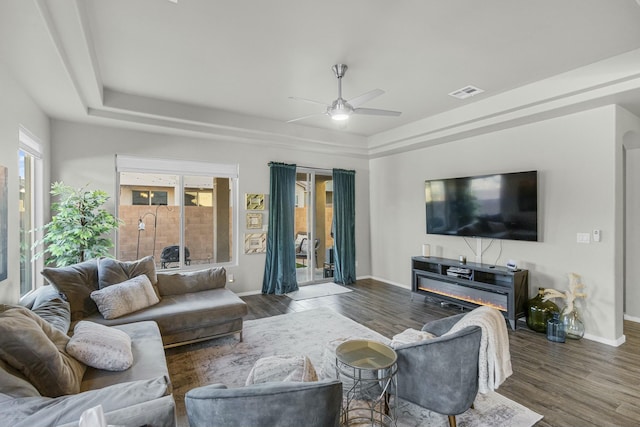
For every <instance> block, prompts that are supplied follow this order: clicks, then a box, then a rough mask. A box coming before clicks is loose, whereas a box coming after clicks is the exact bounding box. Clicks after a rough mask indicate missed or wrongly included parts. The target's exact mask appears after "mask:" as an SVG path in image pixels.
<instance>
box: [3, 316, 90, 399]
mask: <svg viewBox="0 0 640 427" xmlns="http://www.w3.org/2000/svg"><path fill="white" fill-rule="evenodd" d="M67 342H69V337H68V336H66V335H65V334H63V333H62V332H60V331H59V330H57V329H55V328H53V327H52V326H51V325H50V324H49V323H48V322H46V321H44V320H42V319H41V318H40V317H39V316H38V315H36V314H34V313H32V312H31V311H30V310H29V309H27V308H25V307H21V306H7V305H2V306H0V358H1V359H2V360H4V361H5V362H6V363H8V364H9V365H11V366H12V367H14V368H15V369H17V370H18V371H20V372H21V373H22V374H23V375H24V376H25V377H26V378H27V379H28V380H29V382H31V384H33V385H34V386H35V387H36V388H37V389H38V392H39V393H40V394H41V395H43V396H49V397H56V396H61V395H64V394H73V393H78V392H79V391H80V382H81V380H82V376H83V375H84V372H85V369H86V367H85V365H83V364H82V363H80V362H79V361H77V360H75V359H74V358H73V357H71V356H70V355H68V354H67V353H66V352H65V347H66V345H67Z"/></svg>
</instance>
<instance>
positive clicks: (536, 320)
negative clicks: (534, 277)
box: [527, 288, 560, 333]
mask: <svg viewBox="0 0 640 427" xmlns="http://www.w3.org/2000/svg"><path fill="white" fill-rule="evenodd" d="M544 292H545V289H544V288H538V295H536V296H535V297H533V298H531V299H530V300H529V301H527V326H528V327H529V329H531V330H532V331H536V332H542V333H545V332H547V322H548V321H549V320H551V319H552V318H553V314H554V313H558V314H560V309H559V308H558V306H557V305H556V304H555V303H554V302H553V301H549V300H545V296H544Z"/></svg>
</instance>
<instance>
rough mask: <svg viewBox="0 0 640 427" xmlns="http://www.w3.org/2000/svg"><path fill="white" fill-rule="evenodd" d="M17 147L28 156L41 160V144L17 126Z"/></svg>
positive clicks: (20, 126) (21, 127)
mask: <svg viewBox="0 0 640 427" xmlns="http://www.w3.org/2000/svg"><path fill="white" fill-rule="evenodd" d="M18 146H19V148H20V149H21V150H23V151H25V152H27V153H29V155H30V156H32V157H36V158H37V159H42V144H41V143H40V140H39V139H38V138H37V137H36V136H35V135H34V134H32V133H31V132H29V131H28V130H27V128H25V127H24V126H22V125H19V126H18Z"/></svg>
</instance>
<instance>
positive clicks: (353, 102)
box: [288, 64, 402, 123]
mask: <svg viewBox="0 0 640 427" xmlns="http://www.w3.org/2000/svg"><path fill="white" fill-rule="evenodd" d="M348 68H349V67H347V65H346V64H336V65H334V66H333V67H331V69H332V70H333V72H334V74H335V75H336V78H337V79H338V98H337V99H336V100H335V101H333V102H332V103H331V105H327V104H324V103H322V102H319V101H314V100H311V99H305V98H296V97H290V98H291V99H295V100H298V101H305V102H310V103H313V104H320V105H323V106H325V107H326V109H325V111H324V112H322V113H316V114H311V115H307V116H303V117H298V118H296V119H293V120H289V121H288V123H291V122H295V121H298V120H303V119H307V118H309V117H314V116H329V117H331V118H332V119H333V120H336V121H344V120H347V119H348V118H349V117H350V116H351V115H352V114H367V115H373V116H399V115H400V114H402V113H401V112H399V111H391V110H379V109H377V108H359V107H360V105H362V104H364V103H365V102H368V101H371V100H372V99H373V98H376V97H378V96H380V95H382V94H383V93H384V91H383V90H381V89H374V90H372V91H369V92H367V93H364V94H362V95H360V96H357V97H355V98H352V99H350V100H348V101H347V100H345V99H344V98H342V78H343V77H344V75H345V73H346V72H347V69H348Z"/></svg>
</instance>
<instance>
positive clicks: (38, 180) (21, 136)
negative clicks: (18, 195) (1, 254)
mask: <svg viewBox="0 0 640 427" xmlns="http://www.w3.org/2000/svg"><path fill="white" fill-rule="evenodd" d="M21 151H22V152H24V153H25V154H26V155H28V156H29V157H31V159H32V163H33V164H32V167H31V169H32V170H31V177H30V179H31V180H32V187H33V188H32V194H31V195H30V196H31V222H32V223H31V230H32V231H33V232H32V233H30V234H31V237H30V239H29V241H30V245H29V246H30V248H29V255H30V256H29V266H30V269H31V288H30V289H29V290H27V291H26V292H24V293H22V273H21V272H20V276H19V278H18V282H19V283H20V298H23V297H25V296H26V295H29V294H30V293H31V292H33V291H35V290H36V289H38V288H39V287H41V286H42V285H43V284H44V280H43V278H42V276H41V275H40V274H37V273H38V271H42V269H43V268H44V258H38V259H37V260H34V259H33V257H34V254H35V248H34V243H35V242H36V241H39V240H42V237H43V229H42V227H43V225H44V208H43V206H44V202H45V200H44V196H45V189H44V184H45V183H44V163H43V149H42V144H41V143H40V140H39V138H37V137H36V136H35V135H33V133H31V132H30V131H29V130H27V129H26V128H25V127H24V126H22V125H21V126H19V128H18V150H17V152H16V154H17V165H18V179H20V173H19V170H20V152H21ZM18 215H20V214H18ZM20 240H21V241H22V239H20ZM20 255H21V256H22V250H21V254H20Z"/></svg>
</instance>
